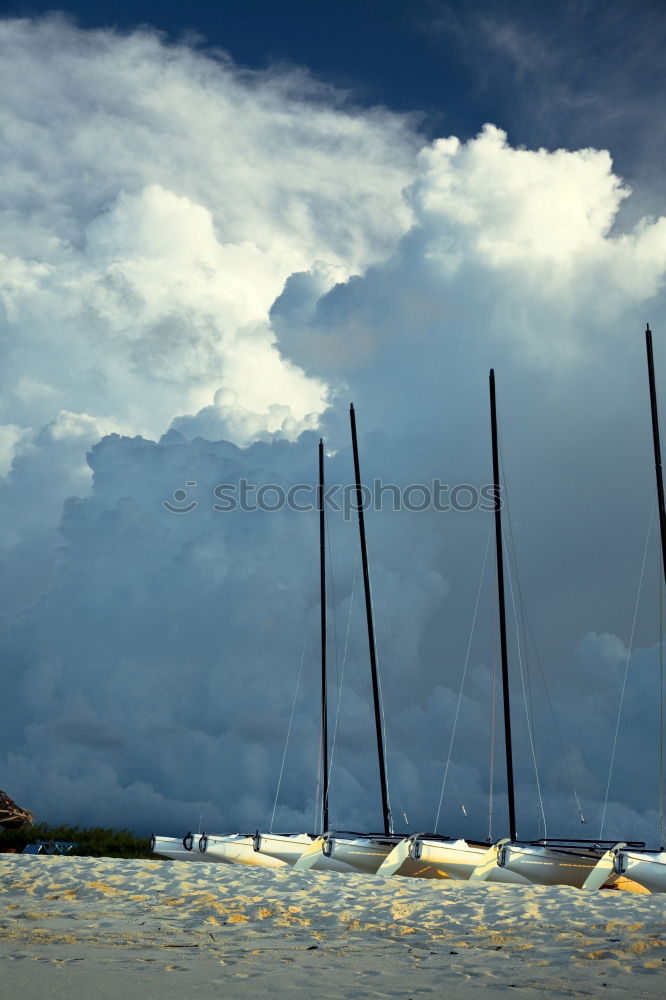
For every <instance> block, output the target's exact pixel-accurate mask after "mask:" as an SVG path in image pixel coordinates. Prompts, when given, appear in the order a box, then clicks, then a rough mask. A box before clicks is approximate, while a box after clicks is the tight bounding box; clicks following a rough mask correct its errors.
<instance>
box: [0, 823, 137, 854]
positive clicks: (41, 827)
mask: <svg viewBox="0 0 666 1000" xmlns="http://www.w3.org/2000/svg"><path fill="white" fill-rule="evenodd" d="M36 840H66V841H70V842H71V841H73V842H75V843H76V844H77V846H76V847H75V848H74V849H73V850H72V851H71V852H70V853H71V854H75V855H78V856H79V857H88V858H154V857H155V855H154V854H151V853H150V840H149V839H148V838H147V837H145V838H144V837H135V836H134V834H133V833H130V831H129V830H109V829H105V828H104V827H101V826H97V827H93V828H91V829H83V828H81V827H79V826H48V824H47V823H35V824H34V825H33V826H27V827H24V828H23V829H22V830H2V831H1V832H0V851H7V850H8V849H9V850H11V849H12V848H13V849H14V850H16V851H19V852H20V851H22V850H23V848H24V847H25V846H26V844H32V843H34V841H36Z"/></svg>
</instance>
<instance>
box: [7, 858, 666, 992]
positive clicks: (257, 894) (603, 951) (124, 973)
mask: <svg viewBox="0 0 666 1000" xmlns="http://www.w3.org/2000/svg"><path fill="white" fill-rule="evenodd" d="M665 918H666V896H665V895H634V894H632V893H623V892H616V891H603V892H594V893H588V892H585V891H583V890H580V889H569V888H546V887H540V886H534V887H523V886H504V885H498V884H484V883H481V884H471V883H469V882H454V881H451V882H431V881H427V882H426V881H423V882H421V881H418V880H414V879H406V878H400V877H394V878H392V879H386V880H385V879H382V878H379V877H377V876H369V875H367V876H366V875H347V874H338V873H335V872H321V873H314V872H303V873H300V872H294V871H292V870H291V869H278V870H275V869H270V870H266V869H258V868H257V869H254V868H242V867H240V866H236V865H210V866H208V865H193V864H189V863H187V862H180V861H160V860H155V861H152V860H151V861H125V860H109V859H101V860H99V859H91V858H63V857H34V856H32V857H30V856H26V857H22V856H20V855H14V856H13V855H5V856H0V983H1V984H2V992H3V996H7V997H9V996H10V995H11V996H19V995H21V996H22V997H24V998H26V997H27V998H29V1000H41V998H44V1000H65V998H67V1000H84V998H85V1000H106V998H107V997H108V998H111V997H113V998H124V997H127V998H130V997H132V998H134V997H137V996H139V995H140V996H141V997H142V998H146V1000H168V998H171V997H184V998H189V997H195V998H198V997H225V998H226V997H228V998H233V1000H235V998H239V1000H244V998H258V997H271V998H279V997H294V998H297V1000H299V998H303V1000H305V998H306V997H307V998H314V997H322V998H336V1000H337V998H366V997H368V998H369V997H402V998H406V1000H409V998H414V1000H415V998H417V997H425V996H427V995H437V996H443V997H451V998H453V1000H458V998H460V1000H467V998H471V997H472V995H474V996H475V997H479V996H481V997H483V996H484V995H485V996H486V997H488V998H491V997H495V996H499V995H503V996H506V995H511V996H516V995H523V996H530V997H536V995H537V994H538V993H543V994H545V995H546V996H549V997H572V996H595V997H596V996H603V997H605V998H614V997H631V998H632V1000H638V998H641V997H655V998H656V997H660V998H661V997H663V996H664V995H666V919H665Z"/></svg>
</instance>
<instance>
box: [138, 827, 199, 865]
mask: <svg viewBox="0 0 666 1000" xmlns="http://www.w3.org/2000/svg"><path fill="white" fill-rule="evenodd" d="M150 850H151V851H152V853H153V854H158V855H159V856H160V857H161V858H170V859H171V860H172V861H209V862H210V861H213V860H214V859H213V858H207V857H205V856H204V855H203V854H200V853H199V851H188V850H186V849H185V847H184V846H183V841H182V840H179V838H178V837H160V836H158V835H157V834H153V836H152V837H151V840H150Z"/></svg>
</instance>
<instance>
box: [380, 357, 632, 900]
mask: <svg viewBox="0 0 666 1000" xmlns="http://www.w3.org/2000/svg"><path fill="white" fill-rule="evenodd" d="M489 388H490V422H491V438H492V456H493V484H494V499H495V511H494V514H495V547H496V564H497V594H498V611H499V630H500V650H501V667H502V692H503V708H504V743H505V752H506V774H507V804H508V813H509V832H510V836H509V837H507V838H503V839H501V840H499V841H497V842H496V843H495V844H492V845H490V846H489V845H488V844H487V843H485V844H484V843H482V842H480V841H470V840H466V839H457V840H454V839H452V838H449V837H441V836H439V835H434V834H412V835H411V836H409V837H406V838H405V839H404V840H403V841H401V842H400V843H399V844H398V845H397V846H396V847H395V848H394V850H393V851H392V853H391V854H390V855H389V856H388V857H387V858H386V861H385V862H384V863H383V864H382V865H381V866H380V868H379V873H380V874H385V875H394V874H400V875H408V874H409V875H417V876H418V877H421V878H424V877H425V878H459V879H471V880H481V881H493V882H506V883H519V884H523V885H524V884H531V883H536V884H541V885H570V886H577V887H579V888H580V887H583V886H585V887H586V888H590V889H591V888H600V887H601V886H602V885H606V884H608V885H610V884H613V883H616V882H618V875H617V873H616V872H613V859H614V857H615V855H614V854H613V851H614V850H616V848H617V847H618V846H619V845H617V844H615V843H614V842H613V841H607V842H603V841H588V840H569V839H561V840H560V839H553V838H546V839H539V840H534V841H520V840H519V839H518V834H517V828H516V810H515V795H514V781H513V753H512V739H511V710H510V696H509V670H508V652H507V634H506V612H505V598H504V556H503V542H502V517H501V504H500V496H501V493H500V468H499V446H498V434H497V404H496V393H495V373H494V370H492V369H491V371H490V376H489ZM632 846H636V847H640V846H641V845H639V844H635V845H632ZM410 862H411V863H412V865H413V864H415V863H418V864H420V865H421V870H420V871H414V870H413V869H411V870H410V869H409V867H408V866H409V863H410Z"/></svg>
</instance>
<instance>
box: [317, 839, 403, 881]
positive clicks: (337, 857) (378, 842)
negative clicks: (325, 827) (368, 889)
mask: <svg viewBox="0 0 666 1000" xmlns="http://www.w3.org/2000/svg"><path fill="white" fill-rule="evenodd" d="M398 840H399V838H394V839H393V840H392V841H391V840H383V839H382V838H381V837H344V836H343V837H336V836H335V834H332V835H331V836H329V837H327V838H326V840H325V843H324V857H327V858H328V859H329V860H333V861H337V862H339V863H342V864H344V865H346V866H347V868H348V870H350V871H355V872H365V873H366V874H367V875H376V874H377V869H378V868H379V866H380V865H381V864H382V862H383V861H385V860H386V858H387V857H388V855H389V854H390V853H391V851H392V850H393V848H394V847H395V846H396V843H397V842H398Z"/></svg>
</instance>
